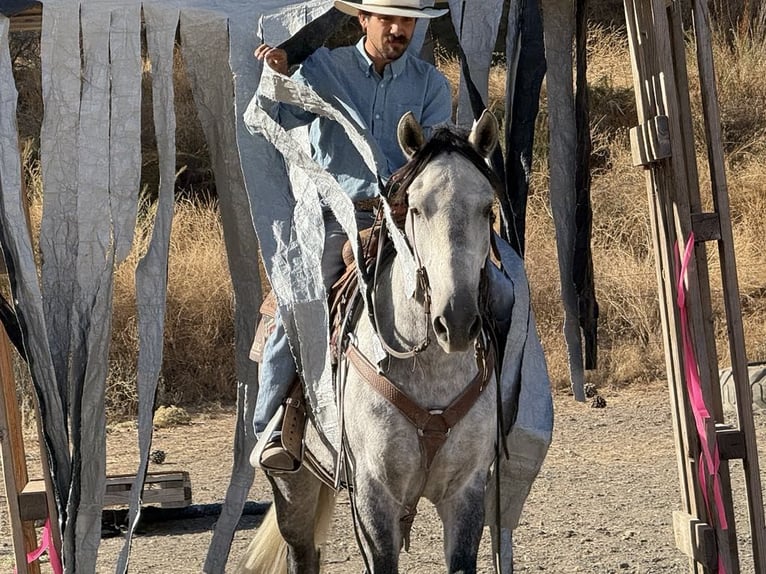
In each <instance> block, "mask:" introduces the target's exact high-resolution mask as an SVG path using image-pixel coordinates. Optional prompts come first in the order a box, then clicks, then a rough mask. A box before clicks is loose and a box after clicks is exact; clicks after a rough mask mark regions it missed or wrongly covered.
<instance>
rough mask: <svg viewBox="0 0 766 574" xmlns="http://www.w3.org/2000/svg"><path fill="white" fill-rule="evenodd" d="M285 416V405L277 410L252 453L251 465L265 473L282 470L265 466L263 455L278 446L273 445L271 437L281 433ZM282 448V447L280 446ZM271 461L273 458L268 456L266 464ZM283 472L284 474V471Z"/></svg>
mask: <svg viewBox="0 0 766 574" xmlns="http://www.w3.org/2000/svg"><path fill="white" fill-rule="evenodd" d="M284 414H285V407H284V405H280V406H279V408H278V409H277V412H276V413H274V416H273V417H271V420H270V421H269V424H267V425H266V428H265V429H264V430H263V432H262V433H261V438H259V439H258V442H257V443H255V447H254V448H253V451H252V452H251V453H250V465H251V466H252V467H253V468H261V469H263V470H264V471H265V472H272V471H279V470H280V469H275V468H271V467H268V466H264V465H263V463H262V461H263V453H264V451H266V450H267V449H268V450H270V448H272V447H274V446H276V445H274V444H273V441H272V440H271V437H273V436H274V435H275V434H276V433H277V432H281V431H280V429H281V428H282V419H283V417H284ZM280 448H281V445H280ZM270 460H271V456H267V458H266V462H269V461H270ZM282 472H284V471H283V470H282Z"/></svg>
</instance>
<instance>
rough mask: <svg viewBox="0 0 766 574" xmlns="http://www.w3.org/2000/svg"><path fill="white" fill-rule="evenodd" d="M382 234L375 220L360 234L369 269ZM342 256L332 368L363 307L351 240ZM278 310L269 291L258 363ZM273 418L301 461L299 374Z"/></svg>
mask: <svg viewBox="0 0 766 574" xmlns="http://www.w3.org/2000/svg"><path fill="white" fill-rule="evenodd" d="M381 213H382V212H381ZM379 231H380V218H376V221H375V223H374V224H373V226H372V227H370V228H368V229H364V230H362V231H361V232H360V233H359V241H360V245H361V246H362V250H363V253H364V258H365V265H366V266H367V268H368V269H369V268H370V266H372V265H374V263H375V256H374V254H375V253H376V252H377V245H378V236H379ZM342 257H343V262H344V263H345V264H346V269H345V271H344V272H343V274H342V275H341V276H340V278H338V280H337V281H336V282H335V283H334V284H333V286H332V288H331V289H330V292H329V293H328V297H327V306H328V309H329V311H330V349H331V356H332V361H333V366H335V365H337V363H338V360H339V356H340V353H342V350H341V349H340V346H341V342H342V341H343V338H344V336H345V332H347V330H348V329H352V328H353V325H354V324H355V322H356V319H357V318H358V314H357V312H356V310H357V309H359V308H360V307H359V303H360V301H361V293H360V292H359V282H358V275H357V265H356V260H355V259H354V255H353V250H352V248H351V243H350V242H349V241H346V243H345V244H344V246H343V250H342ZM277 308H278V304H277V298H276V294H275V293H274V291H270V292H269V293H268V294H267V295H266V297H265V298H264V300H263V303H262V304H261V307H260V320H259V322H258V325H257V327H256V331H255V336H254V338H253V345H252V347H251V348H250V355H249V356H250V359H251V360H253V361H256V362H257V363H261V362H262V360H263V353H264V349H265V346H266V341H267V340H268V338H269V336H271V333H272V332H273V331H274V329H275V326H276V315H277ZM274 418H275V419H279V418H282V424H281V426H282V434H281V442H282V448H283V449H284V450H285V451H287V452H288V453H289V454H290V455H292V457H293V458H294V459H295V460H297V461H302V459H303V454H304V453H303V438H304V434H305V428H306V420H307V409H306V403H305V399H304V388H303V383H302V381H301V379H300V377H299V376H298V374H297V373H296V375H295V382H294V383H293V385H292V387H291V390H290V393H289V394H288V396H287V397H286V399H285V401H284V403H283V406H282V408H280V410H279V411H278V413H277V416H275V417H274ZM271 427H272V425H271V424H269V427H267V430H268V429H271V430H275V429H277V428H278V425H277V424H276V423H275V424H274V425H273V428H271ZM269 433H270V430H269ZM255 462H258V461H255ZM298 468H299V467H296V468H295V469H294V470H298ZM288 472H289V471H288Z"/></svg>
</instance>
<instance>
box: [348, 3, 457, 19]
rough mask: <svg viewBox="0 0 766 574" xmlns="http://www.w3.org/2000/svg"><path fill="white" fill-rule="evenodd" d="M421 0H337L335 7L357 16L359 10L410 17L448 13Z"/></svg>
mask: <svg viewBox="0 0 766 574" xmlns="http://www.w3.org/2000/svg"><path fill="white" fill-rule="evenodd" d="M424 4H425V3H424V2H421V1H420V0H362V1H361V2H347V1H346V0H335V7H336V8H337V9H338V10H340V11H341V12H343V13H345V14H351V15H352V16H356V15H357V14H358V13H359V11H360V10H361V11H363V12H370V13H371V14H384V15H386V16H405V17H408V18H438V17H439V16H443V15H444V14H446V13H447V9H443V10H442V9H436V8H433V7H432V6H433V3H431V5H429V6H425V5H424Z"/></svg>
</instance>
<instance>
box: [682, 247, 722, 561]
mask: <svg viewBox="0 0 766 574" xmlns="http://www.w3.org/2000/svg"><path fill="white" fill-rule="evenodd" d="M693 248H694V233H691V234H690V235H689V241H688V242H687V243H686V247H685V249H684V257H683V261H682V262H681V267H680V269H679V270H678V300H677V304H678V310H679V311H680V314H681V338H682V343H683V349H684V373H685V374H686V391H687V393H688V395H689V403H690V404H691V408H692V413H693V415H694V423H695V426H696V427H697V435H698V436H699V440H700V444H701V445H702V462H703V464H700V465H698V467H697V472H698V474H699V481H700V486H701V489H702V496H703V497H704V499H705V506H706V507H707V509H708V514H710V500H709V497H708V478H709V477H710V478H712V479H713V497H714V498H715V507H716V514H717V516H718V522H719V524H720V526H721V529H722V530H727V528H728V525H727V522H726V511H725V508H724V504H723V494H722V489H721V477H720V475H719V474H718V468H719V467H720V465H721V456H720V453H719V452H718V441H717V440H715V438H714V439H713V441H712V443H713V444H712V445H711V444H710V440H709V437H708V433H707V422H708V420H710V418H711V417H710V413H709V412H708V410H707V407H706V406H705V399H704V398H703V396H702V384H701V383H700V377H699V365H698V364H697V359H696V354H695V353H694V344H693V343H692V338H691V335H690V333H689V319H688V314H687V311H686V286H685V284H684V278H685V277H686V271H687V268H688V266H689V261H690V259H691V256H692V252H693ZM674 252H675V255H676V268H678V246H677V245H676V249H675V250H674ZM718 572H719V574H726V567H725V566H724V564H723V558H722V557H721V554H720V553H719V554H718Z"/></svg>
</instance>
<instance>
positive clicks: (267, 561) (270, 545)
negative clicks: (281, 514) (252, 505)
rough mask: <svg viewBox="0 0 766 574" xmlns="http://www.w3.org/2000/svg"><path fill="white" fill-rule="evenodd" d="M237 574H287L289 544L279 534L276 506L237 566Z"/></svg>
mask: <svg viewBox="0 0 766 574" xmlns="http://www.w3.org/2000/svg"><path fill="white" fill-rule="evenodd" d="M235 572H236V574H287V543H286V542H285V541H284V539H283V538H282V535H281V534H280V533H279V525H278V524H277V511H276V510H275V509H274V505H273V504H272V505H271V508H270V509H269V511H268V512H267V513H266V516H265V517H264V519H263V522H261V525H260V526H259V527H258V530H257V532H256V533H255V537H254V538H253V540H252V541H251V542H250V544H249V545H248V547H247V550H246V551H245V556H244V557H243V558H242V560H241V561H240V563H239V564H238V565H237V569H236V571H235Z"/></svg>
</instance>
